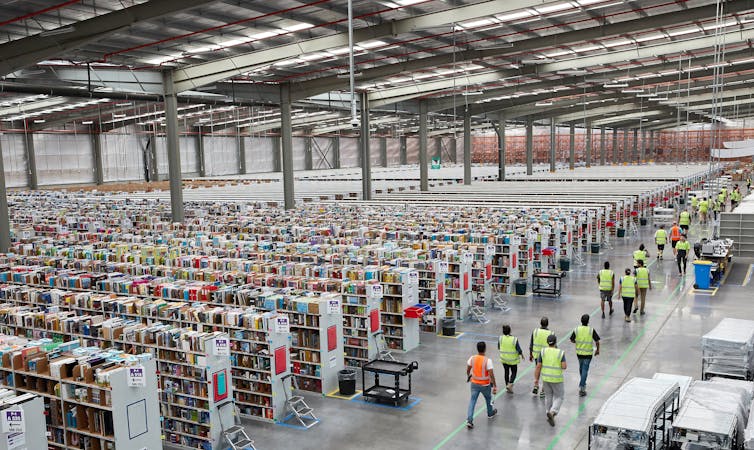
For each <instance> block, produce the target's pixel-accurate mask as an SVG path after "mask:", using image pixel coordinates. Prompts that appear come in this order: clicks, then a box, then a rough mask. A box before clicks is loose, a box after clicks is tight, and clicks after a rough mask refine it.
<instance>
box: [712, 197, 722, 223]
mask: <svg viewBox="0 0 754 450" xmlns="http://www.w3.org/2000/svg"><path fill="white" fill-rule="evenodd" d="M720 195H722V194H720ZM722 204H723V202H722V201H720V197H719V196H718V197H717V200H712V212H713V213H714V215H715V219H714V220H715V221H717V216H718V215H719V214H720V209H721V208H722Z"/></svg>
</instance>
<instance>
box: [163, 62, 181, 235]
mask: <svg viewBox="0 0 754 450" xmlns="http://www.w3.org/2000/svg"><path fill="white" fill-rule="evenodd" d="M162 87H163V89H164V91H165V135H166V138H167V139H165V141H166V142H167V146H168V178H169V180H170V208H171V212H172V213H173V222H183V219H184V215H183V183H182V179H181V150H180V147H179V140H178V97H177V96H176V92H175V88H174V87H173V74H172V72H163V74H162Z"/></svg>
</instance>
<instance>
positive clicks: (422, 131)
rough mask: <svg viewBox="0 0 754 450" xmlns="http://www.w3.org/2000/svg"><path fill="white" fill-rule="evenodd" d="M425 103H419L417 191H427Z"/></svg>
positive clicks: (426, 116) (422, 101)
mask: <svg viewBox="0 0 754 450" xmlns="http://www.w3.org/2000/svg"><path fill="white" fill-rule="evenodd" d="M427 118H428V112H427V101H426V100H420V101H419V190H421V191H428V190H429V169H428V167H427Z"/></svg>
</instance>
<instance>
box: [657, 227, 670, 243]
mask: <svg viewBox="0 0 754 450" xmlns="http://www.w3.org/2000/svg"><path fill="white" fill-rule="evenodd" d="M655 242H656V243H657V244H658V245H665V244H666V243H667V242H668V232H667V231H665V230H663V229H660V230H657V232H656V233H655Z"/></svg>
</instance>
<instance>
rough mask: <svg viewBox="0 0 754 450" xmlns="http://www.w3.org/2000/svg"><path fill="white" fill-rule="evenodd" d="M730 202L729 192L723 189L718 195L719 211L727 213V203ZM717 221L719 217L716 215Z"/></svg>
mask: <svg viewBox="0 0 754 450" xmlns="http://www.w3.org/2000/svg"><path fill="white" fill-rule="evenodd" d="M726 201H728V190H727V189H725V188H723V189H722V190H721V191H720V193H719V194H717V205H719V207H718V209H717V211H722V212H725V202H726ZM715 220H717V215H715Z"/></svg>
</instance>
